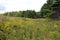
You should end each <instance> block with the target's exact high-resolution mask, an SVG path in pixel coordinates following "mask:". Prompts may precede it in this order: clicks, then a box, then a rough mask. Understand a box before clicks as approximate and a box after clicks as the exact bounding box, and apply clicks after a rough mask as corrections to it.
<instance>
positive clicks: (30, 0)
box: [0, 0, 46, 11]
mask: <svg viewBox="0 0 60 40" xmlns="http://www.w3.org/2000/svg"><path fill="white" fill-rule="evenodd" d="M44 3H46V0H0V4H3V5H4V6H5V9H6V10H5V11H19V10H27V9H30V10H36V11H39V10H40V8H41V7H42V5H43V4H44Z"/></svg>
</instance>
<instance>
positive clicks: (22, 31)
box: [0, 17, 60, 40]
mask: <svg viewBox="0 0 60 40" xmlns="http://www.w3.org/2000/svg"><path fill="white" fill-rule="evenodd" d="M7 18H8V19H7ZM7 18H5V19H4V20H0V39H1V38H2V36H3V38H6V40H60V27H59V26H60V24H59V23H60V20H59V21H56V20H50V19H46V18H45V19H44V18H41V19H29V18H19V17H17V18H16V17H7ZM3 38H2V39H3ZM2 39H1V40H2Z"/></svg>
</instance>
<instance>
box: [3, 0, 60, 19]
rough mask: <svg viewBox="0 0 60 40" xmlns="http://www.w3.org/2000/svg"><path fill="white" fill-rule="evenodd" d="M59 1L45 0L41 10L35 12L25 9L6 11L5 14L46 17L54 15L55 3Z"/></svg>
mask: <svg viewBox="0 0 60 40" xmlns="http://www.w3.org/2000/svg"><path fill="white" fill-rule="evenodd" d="M57 3H58V4H59V3H60V1H59V0H58V1H57V0H47V3H45V4H44V5H43V6H42V8H41V10H40V11H39V12H36V11H35V10H26V11H18V12H17V11H15V12H6V13H5V14H4V15H5V16H14V17H27V18H47V17H52V18H53V17H56V15H55V14H56V13H54V10H55V11H56V10H57V5H58V4H57Z"/></svg>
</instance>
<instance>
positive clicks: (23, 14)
mask: <svg viewBox="0 0 60 40" xmlns="http://www.w3.org/2000/svg"><path fill="white" fill-rule="evenodd" d="M39 14H40V13H38V12H35V11H34V10H26V11H19V12H6V13H5V14H4V15H6V16H14V17H26V18H39V17H40V15H39Z"/></svg>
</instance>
